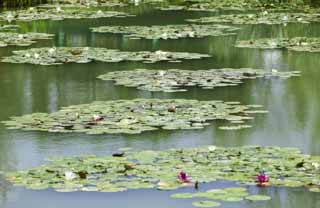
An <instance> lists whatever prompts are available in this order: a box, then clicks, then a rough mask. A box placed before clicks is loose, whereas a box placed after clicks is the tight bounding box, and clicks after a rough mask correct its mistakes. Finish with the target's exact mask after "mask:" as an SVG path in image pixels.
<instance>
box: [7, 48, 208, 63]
mask: <svg viewBox="0 0 320 208" xmlns="http://www.w3.org/2000/svg"><path fill="white" fill-rule="evenodd" d="M13 54H14V55H12V56H10V57H5V58H3V59H2V62H7V63H20V64H21V63H29V64H38V65H59V64H67V63H79V64H83V63H89V62H91V61H102V62H121V61H144V62H148V63H155V62H158V61H171V60H179V59H201V58H205V57H210V56H209V55H206V54H198V53H183V52H166V51H155V52H150V51H138V52H128V51H119V50H114V49H105V48H89V47H84V48H79V47H70V48H67V47H58V48H55V50H54V51H52V49H51V48H32V49H28V50H19V51H14V52H13Z"/></svg>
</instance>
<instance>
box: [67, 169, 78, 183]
mask: <svg viewBox="0 0 320 208" xmlns="http://www.w3.org/2000/svg"><path fill="white" fill-rule="evenodd" d="M64 176H65V178H66V180H68V181H71V180H73V179H75V178H76V177H77V176H76V174H74V173H73V172H72V171H66V172H64Z"/></svg>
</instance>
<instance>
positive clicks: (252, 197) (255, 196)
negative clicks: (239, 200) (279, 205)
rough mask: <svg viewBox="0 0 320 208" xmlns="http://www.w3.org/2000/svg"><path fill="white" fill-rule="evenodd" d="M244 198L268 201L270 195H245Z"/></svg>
mask: <svg viewBox="0 0 320 208" xmlns="http://www.w3.org/2000/svg"><path fill="white" fill-rule="evenodd" d="M246 199H247V200H250V201H268V200H270V199H271V197H270V196H265V195H250V196H247V197H246Z"/></svg>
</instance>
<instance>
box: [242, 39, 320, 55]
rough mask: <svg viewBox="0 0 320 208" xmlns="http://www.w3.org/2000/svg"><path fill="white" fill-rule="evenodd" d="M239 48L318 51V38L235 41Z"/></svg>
mask: <svg viewBox="0 0 320 208" xmlns="http://www.w3.org/2000/svg"><path fill="white" fill-rule="evenodd" d="M236 47H239V48H259V49H283V48H285V49H288V50H292V51H306V52H320V38H311V37H310V38H308V37H295V38H278V39H267V38H266V39H256V40H242V41H238V42H237V43H236Z"/></svg>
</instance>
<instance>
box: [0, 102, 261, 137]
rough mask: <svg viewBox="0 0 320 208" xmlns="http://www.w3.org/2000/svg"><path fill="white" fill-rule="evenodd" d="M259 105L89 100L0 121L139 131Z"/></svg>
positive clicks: (240, 116)
mask: <svg viewBox="0 0 320 208" xmlns="http://www.w3.org/2000/svg"><path fill="white" fill-rule="evenodd" d="M259 107H260V106H257V105H252V106H245V105H240V104H239V103H238V102H222V101H197V100H183V99H175V100H174V99H169V100H167V99H136V100H115V101H105V102H93V103H90V104H83V105H74V106H69V107H65V108H62V109H61V110H60V111H58V112H54V113H51V114H47V113H34V114H30V115H24V116H21V117H11V120H9V121H4V122H3V123H4V124H5V125H6V126H7V127H8V128H10V129H22V130H37V131H49V132H61V133H65V132H79V133H87V134H108V133H109V134H112V133H113V134H117V133H125V134H139V133H141V132H143V131H151V130H158V129H166V130H175V129H202V128H204V127H205V126H207V125H209V123H207V122H208V121H212V120H226V121H230V122H231V123H238V122H241V121H242V122H244V121H245V120H249V119H253V118H252V117H251V116H250V115H251V114H255V113H266V111H263V110H257V108H259Z"/></svg>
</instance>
